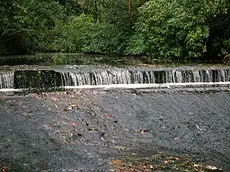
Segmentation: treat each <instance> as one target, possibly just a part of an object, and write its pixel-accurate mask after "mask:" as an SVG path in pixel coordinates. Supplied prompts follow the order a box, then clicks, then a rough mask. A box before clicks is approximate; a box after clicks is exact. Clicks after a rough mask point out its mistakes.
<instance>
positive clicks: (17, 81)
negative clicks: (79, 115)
mask: <svg viewBox="0 0 230 172" xmlns="http://www.w3.org/2000/svg"><path fill="white" fill-rule="evenodd" d="M229 82H230V68H223V69H219V68H193V67H187V68H147V67H125V68H115V67H92V66H91V67H89V66H64V67H52V68H51V67H50V68H48V67H46V68H42V67H41V68H39V67H37V68H36V69H32V68H29V69H13V70H12V71H2V72H0V89H11V88H14V89H27V88H42V89H48V88H60V87H62V88H65V87H66V88H71V87H72V88H74V87H76V88H77V87H79V88H80V87H82V86H90V88H93V86H95V88H99V87H100V86H103V85H108V86H109V85H113V87H115V86H116V85H129V86H128V87H131V86H132V85H133V86H134V85H135V84H143V86H141V87H142V88H144V87H145V86H146V87H151V85H149V84H156V86H157V85H159V86H161V85H162V84H168V85H171V86H173V85H182V86H186V83H187V85H194V86H196V85H199V84H202V83H203V84H205V83H206V84H205V85H215V84H212V83H226V84H227V85H228V83H229ZM194 83H195V84H194ZM147 85H148V86H147ZM216 85H217V86H218V85H220V84H216ZM96 86H97V87H96ZM98 86H99V87H98ZM118 87H119V86H118ZM157 87H158V86H157Z"/></svg>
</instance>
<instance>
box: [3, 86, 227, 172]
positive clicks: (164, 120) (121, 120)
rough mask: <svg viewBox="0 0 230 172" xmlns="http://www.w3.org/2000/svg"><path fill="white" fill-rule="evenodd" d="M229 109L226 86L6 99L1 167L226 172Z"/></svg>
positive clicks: (80, 92)
mask: <svg viewBox="0 0 230 172" xmlns="http://www.w3.org/2000/svg"><path fill="white" fill-rule="evenodd" d="M229 107H230V93H229V92H228V91H225V92H211V91H208V92H207V91H206V92H199V93H197V92H164V93H163V92H158V93H156V92H144V91H139V92H133V91H124V90H119V91H115V90H110V91H98V90H87V91H83V90H82V91H71V92H56V93H36V94H29V95H24V96H23V95H18V96H13V95H12V96H1V98H0V131H1V132H0V137H1V142H0V162H1V167H2V168H8V171H9V170H10V169H11V171H30V172H32V171H42V170H43V171H74V170H75V171H80V170H82V171H90V170H91V171H109V170H114V171H117V172H119V170H121V169H122V168H124V169H125V170H126V171H128V170H130V169H131V168H136V169H137V168H142V170H143V169H144V168H146V169H149V170H157V169H164V168H166V169H167V168H168V169H171V171H173V170H174V171H176V168H179V170H177V171H180V170H181V171H183V169H190V168H193V169H194V171H195V170H196V169H197V171H199V170H201V168H203V169H205V170H206V171H208V170H210V169H208V168H213V169H215V168H214V167H217V168H219V169H220V168H221V169H223V170H224V171H227V170H228V169H229V168H230V166H229V154H230V145H229V143H230V142H229V139H228V138H230V135H229V133H230V128H229V123H230V118H229ZM134 160H135V161H134ZM208 165H209V166H208ZM144 166H145V167H144ZM143 171H144V170H143ZM146 171H147V170H146Z"/></svg>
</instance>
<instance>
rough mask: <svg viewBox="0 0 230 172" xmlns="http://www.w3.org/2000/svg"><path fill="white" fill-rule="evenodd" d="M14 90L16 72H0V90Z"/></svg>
mask: <svg viewBox="0 0 230 172" xmlns="http://www.w3.org/2000/svg"><path fill="white" fill-rule="evenodd" d="M4 88H14V72H0V89H4Z"/></svg>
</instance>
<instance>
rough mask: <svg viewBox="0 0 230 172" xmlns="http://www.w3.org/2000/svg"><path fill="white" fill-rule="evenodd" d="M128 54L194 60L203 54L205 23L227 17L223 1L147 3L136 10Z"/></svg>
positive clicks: (207, 25)
mask: <svg viewBox="0 0 230 172" xmlns="http://www.w3.org/2000/svg"><path fill="white" fill-rule="evenodd" d="M139 13H140V16H139V20H138V22H137V23H136V26H135V30H136V33H135V35H134V36H133V37H132V38H131V40H130V43H129V46H128V47H127V50H126V51H128V52H133V51H136V52H137V53H145V54H150V55H151V56H153V57H154V58H157V59H167V60H173V59H176V60H178V59H183V60H188V59H194V58H198V57H201V56H202V55H204V53H205V52H206V51H207V48H206V42H207V41H208V38H209V36H210V21H209V19H210V18H211V17H212V18H216V16H218V15H224V14H226V13H227V5H226V2H225V0H208V1H205V0H201V1H189V0H150V1H148V2H146V3H145V4H144V5H143V6H142V7H140V9H139Z"/></svg>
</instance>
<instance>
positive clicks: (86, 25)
mask: <svg viewBox="0 0 230 172" xmlns="http://www.w3.org/2000/svg"><path fill="white" fill-rule="evenodd" d="M52 34H53V36H51V37H53V38H54V41H53V43H51V47H50V48H49V49H52V50H54V51H62V52H79V51H80V52H90V53H111V52H114V51H115V50H116V47H117V44H118V32H117V31H116V29H114V27H113V26H112V25H109V24H104V23H95V22H94V19H93V17H92V16H91V15H85V14H81V15H79V16H77V17H74V18H73V19H72V20H71V21H70V22H68V23H67V24H63V23H59V24H57V26H56V27H55V30H54V32H53V33H52Z"/></svg>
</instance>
